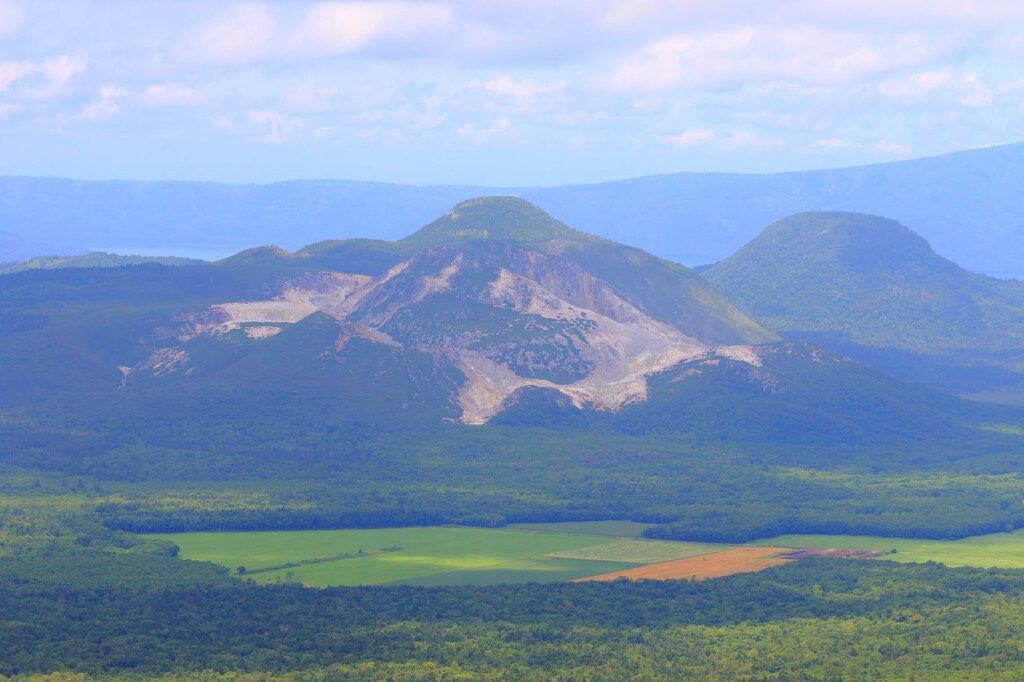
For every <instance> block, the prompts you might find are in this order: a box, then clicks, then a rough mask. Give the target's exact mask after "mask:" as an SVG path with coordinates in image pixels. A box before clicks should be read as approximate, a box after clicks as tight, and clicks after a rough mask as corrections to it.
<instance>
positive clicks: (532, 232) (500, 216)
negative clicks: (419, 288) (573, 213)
mask: <svg viewBox="0 0 1024 682" xmlns="http://www.w3.org/2000/svg"><path fill="white" fill-rule="evenodd" d="M552 239H572V240H576V241H595V240H596V239H597V238H596V237H593V236H591V235H588V234H585V233H583V232H578V231H577V230H574V229H572V228H571V227H569V226H568V225H566V224H565V223H563V222H562V221H560V220H557V219H555V218H553V217H551V216H550V215H548V214H547V213H546V212H545V211H544V210H542V209H540V208H538V207H536V206H534V205H533V204H531V203H530V202H528V201H526V200H525V199H520V198H518V197H481V198H478V199H470V200H468V201H463V202H462V203H460V204H458V205H456V206H455V207H454V208H452V209H451V210H450V211H448V213H446V214H444V215H443V216H441V217H440V218H438V219H437V220H435V221H434V222H432V223H430V224H429V225H427V226H426V227H424V228H422V229H421V230H419V231H417V232H415V233H414V234H412V235H410V236H408V237H406V238H405V239H403V240H402V241H401V242H399V243H400V244H402V245H403V246H406V247H412V248H428V247H431V246H439V245H442V244H451V243H455V242H465V241H483V240H505V241H515V242H545V241H550V240H552Z"/></svg>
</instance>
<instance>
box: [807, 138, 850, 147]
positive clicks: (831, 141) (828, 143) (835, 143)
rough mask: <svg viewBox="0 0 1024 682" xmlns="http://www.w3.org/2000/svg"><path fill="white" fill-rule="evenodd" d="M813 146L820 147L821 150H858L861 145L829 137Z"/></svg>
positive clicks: (817, 141)
mask: <svg viewBox="0 0 1024 682" xmlns="http://www.w3.org/2000/svg"><path fill="white" fill-rule="evenodd" d="M811 146H812V147H818V148H819V149H857V148H858V147H860V146H861V145H859V144H857V143H856V142H850V141H848V140H844V139H842V138H839V137H827V138H824V139H821V140H815V141H814V143H813V144H812V145H811Z"/></svg>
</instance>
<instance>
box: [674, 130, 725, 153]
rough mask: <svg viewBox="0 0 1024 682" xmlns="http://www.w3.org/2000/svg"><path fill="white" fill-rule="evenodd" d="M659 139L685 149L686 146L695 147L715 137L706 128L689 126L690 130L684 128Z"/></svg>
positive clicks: (711, 131)
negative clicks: (677, 132)
mask: <svg viewBox="0 0 1024 682" xmlns="http://www.w3.org/2000/svg"><path fill="white" fill-rule="evenodd" d="M661 139H662V140H664V141H665V142H668V143H669V144H672V145H675V146H676V147H679V148H680V149H687V148H688V147H696V146H698V145H702V144H707V143H709V142H711V141H712V140H714V139H715V132H714V131H713V130H708V129H706V128H691V129H690V130H684V131H683V132H681V133H679V134H678V135H670V136H665V137H662V138H661Z"/></svg>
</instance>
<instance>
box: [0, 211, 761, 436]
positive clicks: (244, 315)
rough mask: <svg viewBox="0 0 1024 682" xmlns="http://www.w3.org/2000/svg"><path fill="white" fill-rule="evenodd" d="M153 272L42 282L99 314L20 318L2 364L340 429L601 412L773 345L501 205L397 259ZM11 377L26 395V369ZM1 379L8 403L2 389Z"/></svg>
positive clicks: (246, 259) (386, 255) (660, 275)
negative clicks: (544, 401) (53, 349)
mask: <svg viewBox="0 0 1024 682" xmlns="http://www.w3.org/2000/svg"><path fill="white" fill-rule="evenodd" d="M118 270H120V272H117V271H118ZM171 270H173V269H171V268H164V269H159V268H153V267H149V268H137V269H114V270H113V271H110V272H109V273H103V272H100V271H94V272H93V273H92V274H91V275H82V274H78V275H76V274H75V273H71V272H65V273H63V274H59V275H58V274H54V275H52V276H53V277H55V278H58V279H59V280H60V281H61V282H63V283H66V284H67V286H68V287H69V292H68V293H69V294H70V289H78V290H80V289H81V286H80V285H79V286H78V287H75V285H74V283H73V280H75V279H76V278H77V279H81V278H83V277H86V278H91V279H92V280H93V281H94V283H95V285H96V286H92V285H91V295H92V296H95V297H96V300H95V301H94V304H95V305H97V306H103V305H104V299H106V301H105V303H106V306H105V308H104V310H103V312H102V313H101V314H100V315H99V316H97V315H95V314H94V315H92V316H91V317H89V316H81V317H77V318H75V319H73V320H69V319H67V317H66V315H62V314H60V313H59V312H58V313H57V314H54V313H55V310H54V307H53V304H54V301H52V300H51V301H50V306H48V307H47V309H46V310H45V311H44V310H39V311H38V312H37V313H27V312H26V311H25V310H21V311H20V313H19V314H20V315H21V318H22V324H23V325H24V324H26V322H25V320H26V319H27V318H26V317H25V316H26V315H28V317H29V318H32V320H35V322H32V321H31V320H30V321H29V322H27V324H29V325H30V326H31V325H32V324H37V326H38V327H39V329H38V330H28V332H27V333H26V334H22V335H20V336H19V338H20V339H21V341H22V343H21V344H19V345H18V346H17V347H16V348H14V349H12V351H11V356H17V355H18V354H23V355H25V356H26V357H25V359H26V360H28V357H27V356H29V355H31V354H32V353H33V352H34V351H33V348H38V344H39V343H43V344H44V345H45V344H46V343H52V338H53V335H54V334H55V333H57V336H58V337H60V338H63V339H64V340H65V341H71V340H72V338H73V340H74V343H73V348H69V351H70V352H69V353H65V354H58V356H57V357H56V358H54V357H48V358H47V363H45V365H44V367H43V369H42V371H43V373H51V372H52V374H51V376H50V377H48V381H47V382H45V383H48V384H50V386H51V388H52V386H53V385H54V384H57V385H60V384H64V385H65V386H64V387H65V388H75V389H76V390H85V391H96V390H106V391H110V390H115V391H118V392H121V393H124V394H128V395H130V394H132V393H133V392H141V393H147V392H148V393H149V394H151V395H155V394H164V395H167V394H168V392H181V391H184V392H187V393H188V394H192V395H197V396H204V399H205V397H208V396H210V395H221V396H226V395H235V394H238V395H242V396H251V395H256V394H261V392H264V391H268V390H269V391H271V392H274V393H275V394H276V395H278V396H282V395H293V396H296V398H295V399H303V400H307V399H312V397H314V396H320V397H321V398H322V399H323V400H328V401H330V402H331V403H332V404H340V405H341V406H342V407H341V408H340V409H343V410H351V411H353V413H361V412H362V411H365V410H366V409H372V410H373V411H374V412H375V413H378V414H379V413H389V412H390V413H393V414H396V415H398V414H402V413H409V414H419V415H423V416H426V415H432V416H433V417H447V418H452V419H459V420H462V421H464V422H468V423H483V422H486V421H487V420H489V419H490V418H491V417H493V416H494V415H495V414H498V413H499V412H501V411H502V410H503V409H505V408H506V407H507V406H508V405H509V404H510V401H512V402H514V401H515V400H517V399H518V396H519V395H520V394H521V393H522V391H523V390H527V389H545V390H547V391H551V392H554V393H555V394H557V395H560V396H562V397H563V398H564V399H565V400H566V401H567V402H568V403H569V404H571V405H573V406H575V407H577V408H589V409H596V410H618V409H619V408H621V407H622V406H624V405H627V404H630V403H635V402H640V401H643V400H645V399H646V398H647V379H648V377H649V376H650V375H652V374H655V373H658V372H661V371H664V370H666V369H668V368H670V367H672V366H674V365H676V364H678V363H680V362H682V361H688V360H695V359H698V358H701V357H708V356H714V355H722V356H730V357H740V358H742V357H745V356H746V355H748V353H747V351H745V350H744V348H746V347H747V346H749V345H751V344H760V343H764V342H769V341H773V340H776V339H777V337H776V336H775V335H774V334H773V333H772V332H770V331H768V330H767V329H765V328H763V327H761V326H760V325H758V324H756V323H754V322H752V321H751V320H750V319H749V318H747V317H746V316H744V315H743V314H741V313H740V312H739V311H737V310H736V308H734V307H733V306H732V305H731V304H730V303H728V302H727V301H726V300H725V299H724V298H722V297H721V296H720V295H718V294H716V293H715V292H713V291H712V290H711V289H710V288H709V287H708V286H707V285H706V284H705V283H704V282H703V280H702V279H701V278H700V277H699V276H697V275H695V274H694V273H693V272H691V271H690V270H689V269H687V268H685V267H682V266H679V265H676V264H673V263H670V262H667V261H664V260H661V259H659V258H656V257H654V256H651V255H650V254H647V253H645V252H643V251H640V250H638V249H634V248H630V247H627V246H623V245H621V244H615V243H612V242H609V241H605V240H602V239H599V238H597V237H593V236H590V235H587V234H584V233H581V232H577V231H575V230H573V229H571V228H569V227H568V226H566V225H564V224H563V223H561V222H559V221H557V220H555V219H554V218H552V217H551V216H549V215H547V214H546V213H544V212H543V211H541V210H540V209H538V208H536V207H534V206H532V205H530V204H529V203H527V202H525V201H523V200H521V199H515V198H509V197H492V198H484V199H476V200H471V201H467V202H464V203H461V204H459V205H457V206H455V207H454V208H453V209H452V210H451V211H449V212H448V213H447V214H445V215H444V216H442V217H441V218H439V219H438V220H436V221H434V222H433V223H431V224H429V225H427V226H426V227H424V228H423V229H421V230H419V231H418V232H416V233H414V234H412V235H410V236H409V237H407V238H405V239H403V240H401V241H398V242H381V241H370V240H350V241H340V242H324V243H320V244H315V245H312V246H309V247H307V248H305V249H303V250H301V251H299V252H297V253H294V254H292V253H288V252H286V251H283V250H281V249H277V248H275V247H262V248H257V249H251V250H249V251H245V252H242V253H240V254H238V255H236V256H234V257H232V258H229V259H226V260H224V261H221V262H219V263H217V264H213V265H209V266H192V267H190V268H187V273H186V272H185V271H184V270H182V269H178V271H177V272H171ZM11 277H17V276H11ZM126 277H130V278H131V281H128V282H126V281H125V278H126ZM15 281H17V280H15ZM199 283H205V285H203V284H199ZM176 287H177V289H176ZM15 288H17V287H15ZM57 288H58V289H59V286H58V287H57ZM175 290H176V291H177V295H175ZM52 291H53V288H52V285H51V293H52ZM58 298H60V296H58ZM57 307H58V308H59V307H60V306H59V304H57ZM143 311H145V312H143ZM65 312H66V311H65ZM32 315H36V317H32ZM111 317H113V318H114V320H116V321H114V323H113V324H110V321H111V320H110V319H109V318H111ZM104 318H107V322H108V323H107V324H103V323H102V322H101V320H103V319H104ZM55 320H59V322H58V324H57V325H56V327H55V325H54V324H53V323H54V321H55ZM63 324H67V325H70V326H71V327H74V328H77V330H78V331H72V330H71V329H70V328H69V329H68V330H67V333H61V332H60V330H59V326H60V325H63ZM83 326H84V327H86V328H88V331H87V332H86V333H81V328H82V327H83ZM47 338H48V339H51V340H50V341H45V340H44V339H47ZM28 364H31V365H32V366H33V369H32V370H31V371H32V372H33V373H34V379H32V380H31V383H34V384H36V385H38V384H39V383H40V365H41V363H39V362H34V363H28ZM62 367H63V370H62ZM72 369H73V371H72ZM7 373H8V374H9V376H8V379H9V381H8V382H7V384H8V386H9V387H10V386H12V385H18V384H17V377H16V376H13V375H16V374H18V370H14V371H13V372H7ZM25 380H26V381H28V377H25ZM12 381H13V382H15V383H14V384H12V383H11V382H12ZM69 383H77V386H74V387H72V386H68V384H69ZM22 385H24V383H22ZM15 390H16V389H13V388H12V389H10V390H9V391H7V393H9V394H10V393H11V392H12V391H15ZM300 395H301V398H299V397H298V396H300ZM11 397H12V398H13V397H14V396H13V395H12V396H11ZM229 400H230V399H229Z"/></svg>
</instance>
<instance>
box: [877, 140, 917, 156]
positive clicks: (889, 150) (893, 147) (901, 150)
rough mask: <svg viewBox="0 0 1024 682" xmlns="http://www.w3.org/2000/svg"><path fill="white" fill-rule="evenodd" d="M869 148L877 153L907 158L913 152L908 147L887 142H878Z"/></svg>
mask: <svg viewBox="0 0 1024 682" xmlns="http://www.w3.org/2000/svg"><path fill="white" fill-rule="evenodd" d="M871 148H872V149H874V150H875V151H877V152H882V153H883V154H892V155H893V156H908V155H909V154H911V153H912V152H913V151H914V150H913V149H911V148H910V147H909V146H908V145H905V144H899V143H896V142H889V141H888V140H879V141H878V142H876V143H875V144H873V145H871Z"/></svg>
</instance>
